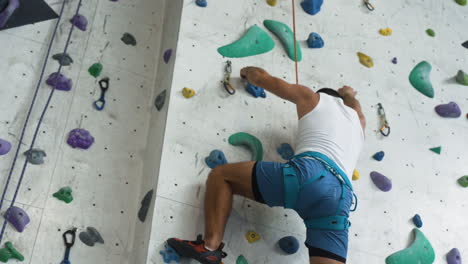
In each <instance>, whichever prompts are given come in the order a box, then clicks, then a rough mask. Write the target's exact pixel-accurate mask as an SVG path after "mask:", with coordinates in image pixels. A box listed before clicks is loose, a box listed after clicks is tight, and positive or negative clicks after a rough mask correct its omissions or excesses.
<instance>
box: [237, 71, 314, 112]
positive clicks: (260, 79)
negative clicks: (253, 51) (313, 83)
mask: <svg viewBox="0 0 468 264" xmlns="http://www.w3.org/2000/svg"><path fill="white" fill-rule="evenodd" d="M241 77H242V78H244V79H246V80H247V81H248V82H250V83H251V84H253V85H255V86H259V87H262V88H263V89H265V90H267V91H269V92H271V93H273V94H274V95H276V96H278V97H281V98H283V99H285V100H288V101H290V102H292V103H294V104H296V107H297V114H298V116H299V118H301V117H302V116H304V115H305V114H307V113H308V112H310V111H312V109H314V108H315V106H317V104H318V101H319V96H318V95H317V94H316V93H315V92H314V91H312V90H311V89H309V88H308V87H306V86H303V85H297V84H290V83H288V82H286V81H284V80H282V79H280V78H277V77H274V76H271V75H270V74H268V72H266V71H265V70H263V69H261V68H256V67H246V68H243V69H242V70H241Z"/></svg>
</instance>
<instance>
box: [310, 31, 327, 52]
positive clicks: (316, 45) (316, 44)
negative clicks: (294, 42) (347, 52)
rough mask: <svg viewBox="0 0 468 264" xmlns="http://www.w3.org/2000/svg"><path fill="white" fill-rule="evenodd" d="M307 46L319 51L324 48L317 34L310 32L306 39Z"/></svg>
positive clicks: (323, 43) (321, 39)
mask: <svg viewBox="0 0 468 264" xmlns="http://www.w3.org/2000/svg"><path fill="white" fill-rule="evenodd" d="M307 46H308V47H309V48H311V49H320V48H323V46H325V42H324V41H323V38H322V37H321V36H320V35H319V34H318V33H315V32H312V33H310V34H309V38H308V39H307Z"/></svg>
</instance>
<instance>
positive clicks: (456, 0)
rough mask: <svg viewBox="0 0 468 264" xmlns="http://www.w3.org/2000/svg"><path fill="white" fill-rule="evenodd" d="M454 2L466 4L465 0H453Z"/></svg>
mask: <svg viewBox="0 0 468 264" xmlns="http://www.w3.org/2000/svg"><path fill="white" fill-rule="evenodd" d="M455 2H457V4H459V5H461V6H466V0H455Z"/></svg>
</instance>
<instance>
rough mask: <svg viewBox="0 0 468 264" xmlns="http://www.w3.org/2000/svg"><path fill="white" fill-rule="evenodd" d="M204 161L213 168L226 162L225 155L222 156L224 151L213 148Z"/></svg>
mask: <svg viewBox="0 0 468 264" xmlns="http://www.w3.org/2000/svg"><path fill="white" fill-rule="evenodd" d="M205 163H206V165H208V167H210V168H211V169H214V168H216V167H218V166H220V165H224V164H226V163H228V162H227V160H226V156H224V153H223V152H222V151H221V150H218V149H215V150H213V151H211V152H210V155H209V156H208V157H206V158H205Z"/></svg>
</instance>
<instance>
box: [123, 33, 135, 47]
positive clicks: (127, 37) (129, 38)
mask: <svg viewBox="0 0 468 264" xmlns="http://www.w3.org/2000/svg"><path fill="white" fill-rule="evenodd" d="M120 39H121V40H122V42H123V43H125V44H127V45H132V46H136V44H137V41H136V39H135V37H134V36H133V35H132V34H130V33H124V34H123V36H122V37H121V38H120Z"/></svg>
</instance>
